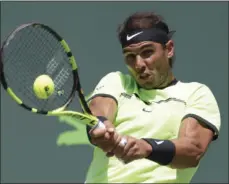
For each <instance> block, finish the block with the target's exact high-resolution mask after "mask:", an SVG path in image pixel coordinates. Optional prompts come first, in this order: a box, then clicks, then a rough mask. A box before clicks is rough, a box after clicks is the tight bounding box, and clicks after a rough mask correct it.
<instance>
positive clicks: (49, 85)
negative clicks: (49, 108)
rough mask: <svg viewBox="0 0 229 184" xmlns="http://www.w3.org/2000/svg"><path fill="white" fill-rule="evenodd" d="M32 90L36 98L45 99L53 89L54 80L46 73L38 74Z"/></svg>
mask: <svg viewBox="0 0 229 184" xmlns="http://www.w3.org/2000/svg"><path fill="white" fill-rule="evenodd" d="M33 91H34V93H35V95H36V96H37V97H38V98H40V99H47V98H49V97H50V96H51V95H52V94H53V93H54V91H55V86H54V82H53V80H52V79H51V78H50V77H49V76H48V75H40V76H38V77H37V78H36V79H35V81H34V83H33Z"/></svg>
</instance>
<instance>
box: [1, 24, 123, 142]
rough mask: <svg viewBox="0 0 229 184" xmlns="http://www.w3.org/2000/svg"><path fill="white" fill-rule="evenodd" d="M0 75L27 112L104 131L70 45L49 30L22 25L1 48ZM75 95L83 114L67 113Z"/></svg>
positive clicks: (47, 28)
mask: <svg viewBox="0 0 229 184" xmlns="http://www.w3.org/2000/svg"><path fill="white" fill-rule="evenodd" d="M0 72H1V83H2V86H3V88H4V89H5V90H6V91H7V93H8V94H9V95H10V96H11V97H12V99H13V100H14V101H15V102H17V103H18V104H19V105H20V106H21V107H23V108H24V109H26V110H29V111H30V112H33V113H37V114H42V115H47V116H71V117H72V118H75V119H76V120H81V121H80V122H82V123H84V124H86V125H89V126H91V127H92V128H105V126H104V124H103V123H102V122H101V121H100V120H99V119H98V118H97V117H95V116H93V115H92V113H91V111H90V109H89V107H88V105H87V102H86V100H85V97H84V94H83V90H82V88H81V84H80V79H79V74H78V67H77V64H76V61H75V58H74V56H73V54H72V52H71V50H70V48H69V46H68V44H67V43H66V41H65V40H64V39H63V38H62V37H61V36H60V35H59V34H58V33H57V32H56V31H54V30H53V29H52V28H50V27H49V26H47V25H44V24H40V23H30V24H23V25H21V26H19V27H18V28H16V29H15V30H14V31H13V32H11V34H10V35H9V36H8V37H7V39H6V40H5V41H4V42H3V45H2V48H1V56H0ZM75 94H78V100H79V103H80V105H81V108H82V110H83V113H80V112H76V111H70V110H66V108H67V107H68V106H69V104H70V103H71V102H72V101H73V98H74V96H75ZM121 144H125V140H122V141H121Z"/></svg>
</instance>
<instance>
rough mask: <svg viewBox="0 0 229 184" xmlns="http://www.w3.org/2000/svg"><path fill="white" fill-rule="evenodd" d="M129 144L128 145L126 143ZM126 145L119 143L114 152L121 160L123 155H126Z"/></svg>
mask: <svg viewBox="0 0 229 184" xmlns="http://www.w3.org/2000/svg"><path fill="white" fill-rule="evenodd" d="M126 144H128V143H126ZM125 146H126V145H124V144H123V143H122V142H121V141H119V143H118V145H117V146H116V147H115V149H114V150H113V153H114V154H115V156H116V157H117V158H121V157H122V155H123V154H124V148H125Z"/></svg>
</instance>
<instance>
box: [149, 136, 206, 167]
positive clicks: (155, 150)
mask: <svg viewBox="0 0 229 184" xmlns="http://www.w3.org/2000/svg"><path fill="white" fill-rule="evenodd" d="M144 140H145V141H147V143H148V144H149V145H151V147H152V151H151V153H150V154H149V155H148V156H147V157H146V158H148V159H149V160H151V161H154V162H157V163H159V164H160V165H169V166H170V167H172V168H178V169H181V168H189V167H196V166H197V165H198V163H199V160H200V158H201V156H202V154H203V149H201V148H200V146H199V145H198V143H197V141H195V139H192V138H186V137H183V138H178V139H174V140H155V139H144Z"/></svg>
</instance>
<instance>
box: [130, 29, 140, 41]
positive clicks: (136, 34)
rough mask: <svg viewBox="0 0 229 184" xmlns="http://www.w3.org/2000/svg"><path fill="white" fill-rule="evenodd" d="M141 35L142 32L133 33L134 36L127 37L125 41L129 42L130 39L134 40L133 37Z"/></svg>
mask: <svg viewBox="0 0 229 184" xmlns="http://www.w3.org/2000/svg"><path fill="white" fill-rule="evenodd" d="M142 33H143V31H141V32H138V33H135V34H133V35H131V36H129V35H127V36H126V39H127V41H129V40H131V39H132V38H134V37H135V36H138V35H140V34H142Z"/></svg>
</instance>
